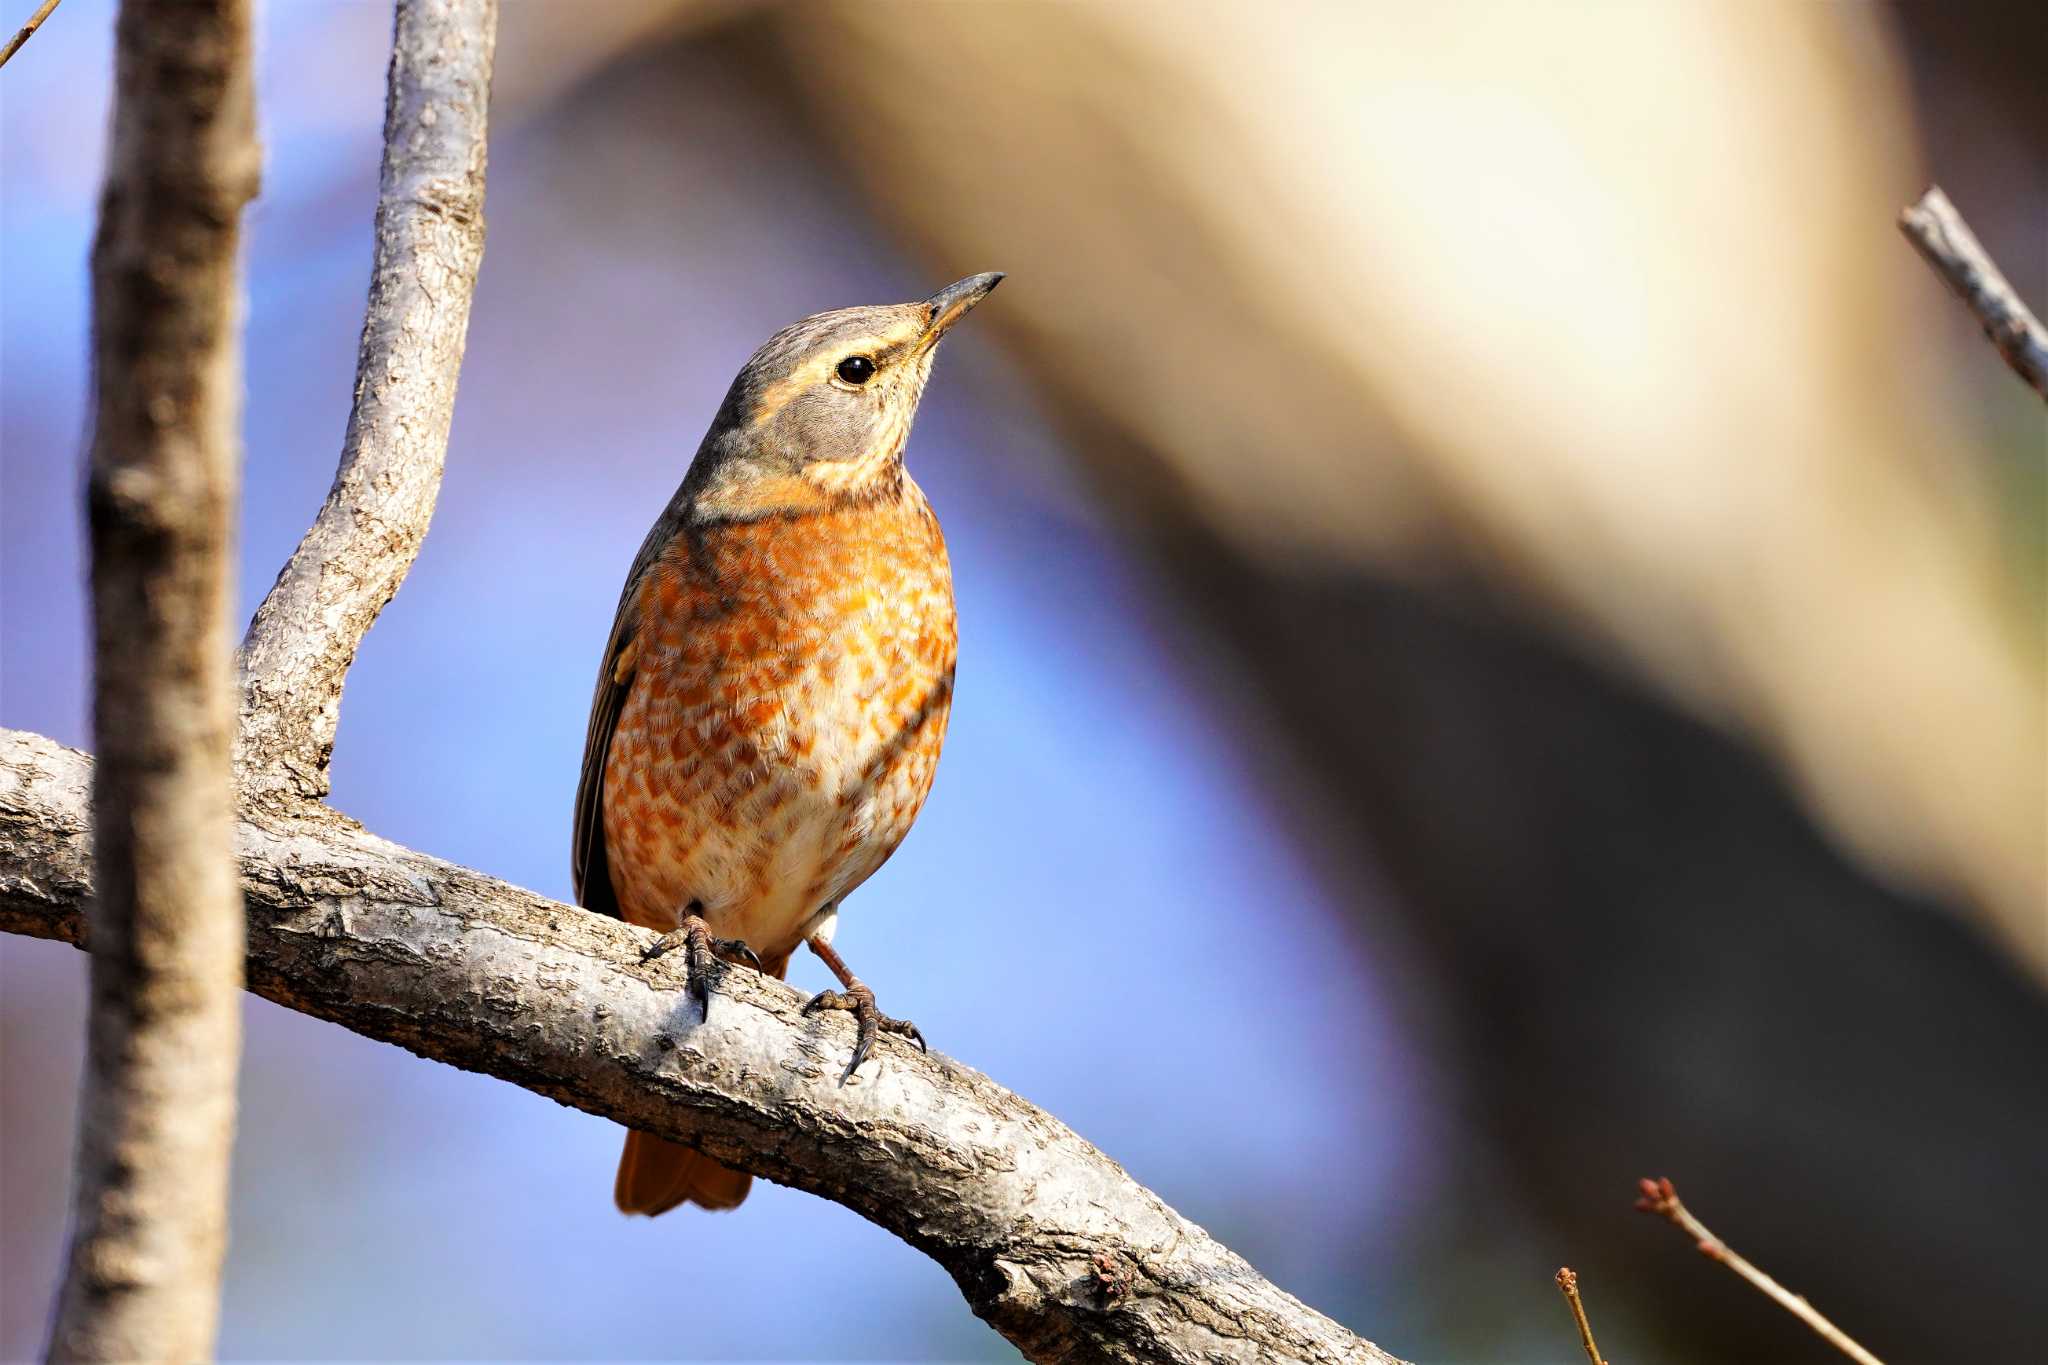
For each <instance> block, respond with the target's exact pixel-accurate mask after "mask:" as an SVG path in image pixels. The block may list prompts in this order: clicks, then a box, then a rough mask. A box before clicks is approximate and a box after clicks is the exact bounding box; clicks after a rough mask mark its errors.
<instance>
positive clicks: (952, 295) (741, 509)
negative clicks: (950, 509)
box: [685, 272, 1003, 520]
mask: <svg viewBox="0 0 2048 1365" xmlns="http://www.w3.org/2000/svg"><path fill="white" fill-rule="evenodd" d="M1002 279H1003V277H1002V275H1001V274H1000V273H996V272H991V273H989V274H984V275H970V276H968V277H967V278H966V279H964V280H961V281H959V282H957V283H955V284H949V285H947V286H946V287H945V288H944V289H941V290H940V291H939V292H938V293H936V294H933V295H932V296H931V297H930V298H928V299H922V300H920V301H918V302H916V303H897V304H884V305H880V306H876V307H872V308H841V309H838V310H836V311H834V312H830V313H819V314H816V315H815V316H813V317H808V318H805V319H804V320H803V321H802V322H799V323H796V324H794V325H792V326H789V327H785V328H783V329H782V330H781V331H780V332H777V333H776V334H775V335H774V336H772V337H770V338H769V339H768V341H767V343H766V344H764V345H763V346H762V347H761V349H760V350H758V351H756V352H754V355H753V358H752V359H750V360H749V361H747V363H746V365H745V366H744V367H743V368H742V369H741V370H740V373H739V377H738V378H736V379H734V380H733V382H732V388H731V389H730V390H729V391H728V392H727V394H726V396H725V402H724V403H723V404H722V405H721V406H720V407H719V410H718V416H717V418H716V419H714V420H713V422H712V424H711V430H710V431H709V432H708V433H707V434H706V435H705V437H704V444H703V446H702V447H701V448H700V449H699V450H698V452H697V459H696V463H695V464H694V465H692V466H691V470H690V477H689V480H688V482H687V483H686V484H685V488H686V490H687V491H688V492H689V493H690V494H691V495H692V505H693V507H694V508H695V511H696V515H697V517H698V518H699V519H700V520H747V519H753V518H758V517H763V516H773V515H777V514H781V513H789V512H801V511H808V510H816V509H818V508H820V507H823V506H829V505H831V504H833V503H836V502H839V501H841V500H843V499H847V498H854V497H859V496H861V495H863V494H864V493H868V492H871V491H875V490H880V489H883V488H887V487H891V486H893V485H894V483H895V476H896V474H897V472H898V471H899V470H900V468H901V464H902V459H903V444H904V441H905V440H906V439H908V437H909V435H910V424H911V420H912V419H913V418H914V417H916V416H917V403H918V399H919V398H921V397H922V396H923V395H924V384H925V380H926V378H928V377H929V376H930V374H931V370H932V356H933V355H934V354H935V353H936V352H937V350H938V345H939V341H940V339H941V338H942V337H944V336H945V335H946V332H947V329H949V328H950V327H952V325H953V324H954V323H956V322H958V321H959V320H960V319H961V318H962V317H964V316H966V314H967V311H968V310H969V309H970V308H972V307H974V305H975V304H977V303H980V302H981V301H982V300H983V299H984V298H986V297H988V293H989V291H990V290H992V289H994V288H995V287H996V285H998V284H1000V283H1001V282H1002Z"/></svg>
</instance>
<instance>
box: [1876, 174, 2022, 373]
mask: <svg viewBox="0 0 2048 1365" xmlns="http://www.w3.org/2000/svg"><path fill="white" fill-rule="evenodd" d="M1899 231H1901V232H1903V233H1905V234H1906V240H1908V241H1910V242H1911V243H1912V244H1913V245H1914V247H1915V248H1916V249H1918V251H1919V252H1920V254H1921V255H1922V256H1924V257H1926V258H1927V263H1928V264H1929V265H1931V266H1933V267H1934V270H1935V273H1936V274H1938V275H1940V276H1941V278H1942V279H1943V280H1945V281H1946V282H1947V283H1948V287H1949V288H1950V289H1951V290H1953V291H1955V295H1956V297H1957V298H1959V299H1961V300H1962V301H1963V303H1964V304H1965V305H1967V306H1968V308H1969V310H1970V311H1971V312H1972V313H1974V314H1976V315H1977V321H1978V322H1979V323H1981V324H1982V325H1983V328H1984V335H1985V336H1987V337H1989V338H1990V339H1991V344H1992V345H1993V346H1996V347H1997V348H1998V353H1999V354H2000V355H2002V356H2004V357H2005V363H2006V364H2008V365H2010V366H2012V368H2013V373H2015V374H2017V375H2018V376H2019V377H2020V378H2022V379H2024V380H2026V381H2027V383H2028V384H2030V385H2032V386H2033V388H2034V391H2035V392H2037V393H2039V394H2040V395H2041V396H2042V397H2043V398H2048V331H2044V330H2043V329H2042V327H2041V324H2040V322H2039V320H2037V319H2036V318H2035V317H2034V315H2033V314H2032V313H2030V312H2028V311H2027V305H2026V304H2025V303H2023V302H2021V300H2020V296H2019V295H2018V294H2017V293H2015V292H2014V291H2013V287H2012V286H2011V285H2010V284H2008V283H2006V279H2005V276H2004V274H2003V273H2001V272H2000V271H1999V269H1998V265H1997V263H1996V262H1995V261H1993V260H1992V259H1991V256H1990V254H1989V253H1987V252H1986V251H1985V250H1984V247H1983V244H1982V243H1980V242H1978V240H1977V234H1976V233H1974V232H1972V231H1970V225H1969V224H1968V223H1965V222H1964V221H1963V215H1962V214H1961V213H1959V212H1957V211H1956V206H1955V205H1954V204H1952V203H1950V202H1949V198H1948V196H1947V195H1946V194H1943V193H1942V192H1941V187H1940V186H1939V185H1935V186H1932V187H1930V188H1929V189H1928V191H1927V193H1926V194H1924V195H1922V196H1920V202H1919V203H1917V204H1915V205H1913V206H1912V207H1911V208H1909V209H1906V210H1905V211H1903V212H1902V213H1900V214H1899Z"/></svg>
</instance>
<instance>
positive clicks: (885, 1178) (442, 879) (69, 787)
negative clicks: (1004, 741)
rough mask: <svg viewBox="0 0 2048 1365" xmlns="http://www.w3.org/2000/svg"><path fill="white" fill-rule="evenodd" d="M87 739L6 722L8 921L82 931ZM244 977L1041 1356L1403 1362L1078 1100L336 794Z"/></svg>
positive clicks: (259, 835)
mask: <svg viewBox="0 0 2048 1365" xmlns="http://www.w3.org/2000/svg"><path fill="white" fill-rule="evenodd" d="M90 767H91V760H90V759H88V758H87V757H86V756H85V755H83V754H80V753H78V752H76V751H74V750H70V749H66V748H64V747H63V746H61V745H58V744H56V743H54V742H52V741H50V740H47V739H43V738H41V737H39V736H35V735H28V734H23V733H21V732H18V731H0V930H4V931H7V932H12V933H20V934H29V935H32V936H35V937H38V938H48V939H57V940H60V941H63V942H68V943H74V944H75V943H77V942H78V941H79V937H80V934H81V933H82V931H83V922H82V920H81V907H82V906H83V905H84V904H85V903H86V901H87V899H88V897H89V896H90V894H91V890H92V888H91V885H90V876H91V870H90V859H89V857H88V854H87V849H86V820H85V798H84V792H85V787H86V783H87V781H88V773H89V770H90ZM239 847H240V852H241V863H242V878H243V887H244V891H245V894H246V896H247V898H248V902H249V988H250V989H251V990H253V991H255V992H256V993H258V994H260V995H262V996H264V997H266V998H268V999H270V1000H274V1001H276V1002H278V1003H279V1004H282V1005H286V1006H288V1007H290V1008H292V1009H296V1010H299V1011H302V1012H304V1013H306V1014H311V1015H314V1016H316V1017H318V1018H322V1019H328V1020H331V1021H333V1022H335V1023H338V1024H341V1025H342V1026H344V1027H346V1028H349V1029H352V1030H354V1031H356V1032H358V1033H361V1034H364V1035H365V1036H367V1037H371V1038H378V1039H382V1040H384V1041H387V1042H393V1043H397V1044H399V1045H401V1046H403V1047H406V1048H409V1049H410V1050H412V1051H413V1052H416V1053H418V1054H420V1055H421V1056H425V1057H432V1058H434V1059H436V1060H438V1061H443V1062H448V1063H450V1064H452V1065H455V1066H460V1067H463V1068H465V1069H468V1070H472V1071H481V1072H484V1073H486V1074H488V1075H493V1076H498V1077H501V1078H503V1079H505V1080H508V1081H511V1082H513V1083H514V1084H517V1085H520V1086H523V1087H525V1088H526V1089H529V1090H532V1091H534V1092H536V1093H538V1094H542V1095H547V1096H549V1097H550V1098H553V1099H556V1100H559V1101H561V1102H562V1103H564V1104H569V1105H573V1106H575V1107H576V1108H579V1109H583V1110H587V1111H588V1112H590V1113H593V1114H600V1115H603V1116H604V1117H606V1118H610V1119H614V1120H617V1121H618V1122H620V1123H623V1124H626V1125H628V1126H630V1127H633V1128H639V1129H644V1130H646V1131H648V1132H651V1133H655V1134H657V1135H659V1136H661V1137H665V1138H669V1139H671V1140H673V1141H677V1142H683V1143H687V1144H689V1145H690V1146H693V1147H697V1148H699V1149H701V1150H703V1151H706V1152H709V1153H710V1154H712V1155H713V1156H715V1157H717V1158H718V1159H719V1160H721V1161H725V1162H728V1163H730V1164H732V1165H734V1166H738V1167H740V1168H741V1169H744V1170H748V1171H751V1172H753V1173H754V1174H755V1175H758V1176H762V1177H764V1178H766V1179H769V1180H774V1181H777V1182H779V1183H782V1184H785V1185H790V1186H793V1187H795V1188H797V1189H802V1190H807V1191H809V1192H811V1193H813V1194H817V1195H820V1196H822V1197H824V1198H826V1199H830V1200H832V1201H834V1202H835V1203H839V1204H843V1205H845V1206H846V1207H847V1208H850V1209H852V1210H854V1211H855V1212H856V1213H859V1214H860V1215H861V1216H862V1217H865V1218H867V1219H869V1220H870V1221H872V1222H874V1223H876V1224H878V1225H879V1226H881V1227H883V1228H885V1229H887V1230H888V1231H889V1232H891V1233H894V1234H895V1235H896V1236H898V1237H901V1238H902V1239H903V1240H905V1241H906V1242H909V1243H910V1244H911V1245H912V1246H915V1247H917V1248H918V1249H919V1250H921V1251H923V1252H925V1253H926V1254H927V1255H929V1256H931V1257H932V1258H933V1259H934V1260H936V1261H938V1262H939V1264H940V1265H942V1266H944V1267H945V1268H946V1270H947V1271H948V1272H949V1273H950V1274H951V1275H952V1276H953V1278H954V1280H955V1282H956V1283H957V1284H958V1285H959V1286H960V1290H961V1293H962V1294H964V1295H965V1296H966V1298H967V1301H968V1303H969V1305H970V1306H971V1307H972V1308H973V1309H974V1311H975V1312H976V1313H977V1314H979V1315H980V1316H981V1317H982V1318H984V1319H985V1320H987V1321H988V1322H989V1323H990V1325H992V1326H994V1327H995V1328H996V1329H997V1330H998V1331H1000V1332H1002V1333H1003V1334H1004V1335H1005V1336H1007V1337H1008V1338H1009V1339H1010V1340H1011V1341H1013V1342H1014V1343H1016V1345H1017V1346H1018V1348H1019V1349H1020V1350H1022V1351H1023V1352H1024V1353H1025V1354H1026V1355H1027V1356H1029V1357H1031V1358H1032V1359H1034V1360H1104V1361H1185V1362H1196V1361H1202V1362H1213V1361H1282V1360H1309V1361H1351V1362H1369V1363H1370V1365H1393V1357H1391V1356H1388V1355H1387V1354H1386V1353H1384V1352H1383V1351H1381V1350H1380V1349H1379V1348H1378V1347H1376V1346H1373V1345H1372V1344H1371V1343H1369V1342H1366V1341H1363V1340H1360V1339H1359V1338H1358V1337H1355V1336H1353V1335H1352V1334H1351V1333H1349V1332H1347V1331H1345V1330H1344V1329H1343V1328H1342V1327H1340V1326H1339V1325H1338V1324H1336V1323H1334V1322H1332V1321H1330V1320H1329V1319H1328V1318H1325V1317H1323V1316H1322V1315H1320V1314H1318V1313H1316V1312H1315V1311H1313V1310H1312V1309H1310V1308H1308V1307H1306V1306H1304V1305H1303V1304H1302V1303H1300V1302H1299V1301H1298V1300H1296V1299H1294V1298H1292V1297H1290V1296H1289V1295H1287V1294H1286V1293H1284V1292H1282V1291H1281V1290H1280V1289H1278V1288H1277V1287H1275V1286H1274V1285H1273V1284H1271V1283H1270V1282H1268V1281H1266V1280H1265V1279H1263V1278H1261V1277H1260V1275H1259V1274H1258V1272H1256V1271H1255V1270H1253V1269H1252V1268H1251V1267H1250V1266H1249V1265H1247V1264H1246V1263H1245V1262H1244V1261H1243V1260H1241V1259H1240V1258H1239V1257H1237V1256H1236V1255H1235V1254H1233V1253H1232V1252H1231V1251H1230V1250H1229V1249H1228V1248H1226V1247H1224V1246H1222V1245H1221V1244H1220V1243H1218V1242H1217V1241H1216V1240H1215V1239H1214V1238H1212V1237H1210V1236H1209V1235H1208V1234H1207V1233H1206V1232H1204V1231H1203V1230H1202V1229H1201V1228H1199V1227H1197V1226H1195V1225H1194V1224H1193V1223H1190V1222H1189V1221H1188V1220H1187V1219H1185V1218H1183V1217H1181V1216H1180V1215H1179V1214H1177V1213H1175V1212H1174V1211H1173V1210H1172V1209H1171V1208H1169V1207H1168V1206H1167V1205H1166V1204H1165V1203H1164V1202H1163V1201H1162V1200H1161V1199H1160V1198H1159V1196H1157V1195H1156V1194H1154V1193H1152V1192H1151V1191H1150V1190H1148V1189H1146V1188H1144V1187H1143V1186H1141V1185H1139V1184H1138V1183H1137V1182H1136V1181H1135V1180H1133V1179H1131V1177H1130V1176H1129V1175H1127V1174H1126V1173H1125V1172H1124V1170H1123V1168H1122V1167H1120V1166H1118V1165H1117V1164H1116V1163H1115V1162H1114V1161H1112V1160H1110V1159H1109V1158H1108V1157H1107V1156H1105V1155H1104V1154H1103V1153H1102V1152H1100V1151H1098V1150H1097V1149H1096V1148H1095V1147H1093V1146H1092V1145H1090V1144H1089V1143H1087V1142H1086V1141H1084V1140H1082V1139H1081V1138H1080V1137H1078V1136H1077V1135H1075V1134H1074V1133H1073V1132H1072V1131H1071V1130H1070V1129H1068V1128H1067V1127H1066V1126H1065V1125H1064V1124H1062V1123H1060V1122H1059V1120H1057V1119H1055V1118H1053V1117H1052V1116H1051V1115H1050V1114H1047V1113H1045V1112H1044V1111H1043V1110H1040V1109H1037V1108H1035V1107H1034V1106H1032V1105H1031V1104H1029V1103H1027V1102H1026V1101H1024V1100H1023V1099H1021V1098H1019V1097H1018V1096H1016V1095H1014V1094H1011V1093H1010V1092H1009V1091H1007V1090H1004V1089H1003V1088H1002V1087H1001V1086H999V1085H997V1084H995V1083H994V1082H993V1081H991V1080H989V1079H988V1078H987V1077H985V1076H983V1075H981V1074H980V1073H978V1072H975V1071H973V1070H970V1069H969V1068H967V1067H965V1066H962V1065H961V1064H960V1063H958V1062H955V1061H952V1060H951V1059H949V1058H946V1057H943V1056H939V1055H936V1054H934V1055H932V1056H929V1057H927V1056H924V1055H922V1054H920V1053H918V1052H917V1050H916V1049H915V1048H913V1047H910V1046H909V1045H907V1044H904V1043H902V1042H901V1041H900V1040H895V1039H885V1040H884V1041H883V1043H882V1045H881V1055H880V1057H879V1059H878V1061H877V1062H875V1063H871V1064H870V1065H869V1066H868V1067H867V1068H864V1069H863V1070H862V1071H861V1073H860V1074H859V1075H858V1076H856V1077H855V1078H854V1079H853V1080H851V1081H849V1082H848V1083H847V1084H845V1085H843V1086H842V1085H841V1084H839V1078H840V1073H841V1070H842V1068H843V1065H844V1059H845V1056H846V1050H847V1048H848V1047H849V1046H851V1043H852V1031H851V1030H852V1026H851V1023H850V1022H849V1021H847V1020H844V1019H841V1018H840V1017H838V1016H837V1015H829V1016H825V1017H814V1018H805V1017H803V1016H802V1014H801V1013H800V1012H799V1011H800V1009H801V1006H802V999H803V998H802V997H801V996H800V995H798V994H797V993H796V992H795V991H794V990H792V989H791V988H790V987H788V986H786V985H784V984H783V983H781V982H779V981H774V980H771V979H768V978H766V977H763V976H761V975H760V974H758V973H756V972H752V971H749V970H745V969H741V968H734V969H731V970H729V971H728V972H726V973H725V975H724V977H723V979H722V981H721V982H720V983H719V984H718V986H717V988H716V990H715V991H714V994H713V1002H714V1003H713V1009H712V1013H713V1018H712V1021H711V1023H710V1024H708V1025H707V1024H705V1022H704V1021H703V1019H702V1018H701V1017H700V1016H699V1015H698V1013H697V1009H696V1006H695V1004H694V1003H693V1001H692V1000H691V998H690V995H689V993H688V991H687V990H685V989H684V981H683V976H682V967H681V964H680V963H679V962H678V961H677V960H676V959H675V958H673V957H671V958H664V959H659V960H657V961H655V962H653V963H646V964H643V963H642V962H641V961H640V960H639V950H640V948H641V947H642V946H643V945H644V944H645V943H646V942H647V941H648V940H649V937H650V936H649V935H648V933H647V932H646V931H645V930H640V929H634V928H631V927H629V926H627V925H625V924H622V923H620V922H618V921H616V920H612V919H608V918H605V917H603V916H598V915H592V914H589V913H587V912H584V911H581V910H578V909H576V908H574V907H571V906H566V905H559V904H556V903H554V902H552V901H549V900H546V899H545V898H543V897H541V896H537V895H535V894H533V893H532V892H529V891H523V890H520V889H519V888H517V887H513V886H508V885H506V884H505V883H503V882H498V881H494V880H492V879H491V878H489V877H485V876H483V875H481V874H479V873H476V872H472V871H470V870H468V869H466V868H461V867H457V866H455V865H454V864H451V863H445V862H441V861H439V860H438V859H435V858H431V857H428V856H426V855H424V854H420V853H415V852H412V851H410V850H407V849H403V848H399V847H397V846H395V845H393V844H390V843H388V842H386V841H384V840H382V839H379V838H376V837H375V836H373V835H371V834H368V833H366V832H365V831H363V830H362V829H361V828H360V827H359V826H357V825H356V824H354V823H353V822H352V821H350V820H348V819H347V818H346V817H344V816H341V815H338V814H336V813H335V812H334V811H332V810H330V809H328V808H327V807H324V806H320V805H317V804H314V803H310V802H309V803H305V804H304V805H302V806H300V807H299V808H298V810H297V811H296V813H276V812H272V811H268V810H252V811H250V812H249V813H248V814H247V815H246V816H245V818H244V820H243V823H242V825H241V830H240V845H239Z"/></svg>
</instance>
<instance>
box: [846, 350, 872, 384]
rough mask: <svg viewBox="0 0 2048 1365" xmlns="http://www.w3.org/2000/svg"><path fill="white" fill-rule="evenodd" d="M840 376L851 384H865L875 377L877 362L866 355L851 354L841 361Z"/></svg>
mask: <svg viewBox="0 0 2048 1365" xmlns="http://www.w3.org/2000/svg"><path fill="white" fill-rule="evenodd" d="M839 377H840V378H841V379H844V380H845V381H846V382H847V383H849V384H865V383H867V382H868V381H869V380H870V379H873V378H874V377H875V362H874V361H872V360H870V359H868V358H867V357H866V356H864V355H850V356H848V357H846V359H844V360H842V361H840V362H839Z"/></svg>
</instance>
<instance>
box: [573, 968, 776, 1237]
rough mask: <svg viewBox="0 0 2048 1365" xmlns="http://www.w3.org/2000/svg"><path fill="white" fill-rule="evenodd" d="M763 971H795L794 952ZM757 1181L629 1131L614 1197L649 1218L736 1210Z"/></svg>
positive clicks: (622, 1210)
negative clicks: (682, 1207)
mask: <svg viewBox="0 0 2048 1365" xmlns="http://www.w3.org/2000/svg"><path fill="white" fill-rule="evenodd" d="M761 970H762V971H763V972H765V973H767V974H768V975H769V976H772V977H776V978H777V979H780V978H781V977H783V976H785V975H787V974H788V972H789V956H788V955H787V954H784V955H783V956H782V957H779V958H769V959H768V960H767V961H765V962H763V963H762V964H761ZM753 1183H754V1177H752V1176H750V1175H748V1174H747V1173H746V1172H745V1171H736V1170H734V1169H733V1168H732V1167H730V1166H726V1165H722V1164H720V1163H719V1162H716V1161H714V1160H712V1159H711V1158H710V1157H708V1156H705V1155H704V1154H703V1153H702V1152H694V1151H691V1150H690V1149H689V1148H688V1147H684V1146H681V1145H680V1144H678V1143H674V1142H669V1141H667V1140H665V1139H663V1138H658V1137H655V1136H654V1135H653V1134H651V1133H642V1132H638V1131H635V1130H632V1129H628V1130H627V1132H626V1150H625V1151H624V1152H621V1153H620V1154H619V1179H618V1183H616V1184H615V1185H613V1186H612V1201H613V1202H614V1203H616V1204H617V1205H618V1206H619V1212H620V1213H644V1214H646V1215H647V1216H648V1217H649V1218H652V1217H654V1215H656V1214H657V1213H667V1212H668V1211H669V1210H670V1209H672V1208H674V1207H675V1206H676V1205H678V1204H696V1205H699V1206H701V1207H703V1208H707V1209H736V1208H738V1207H739V1206H740V1201H742V1200H743V1199H745V1198H746V1197H747V1191H748V1189H750V1188H751V1187H752V1186H753Z"/></svg>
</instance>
